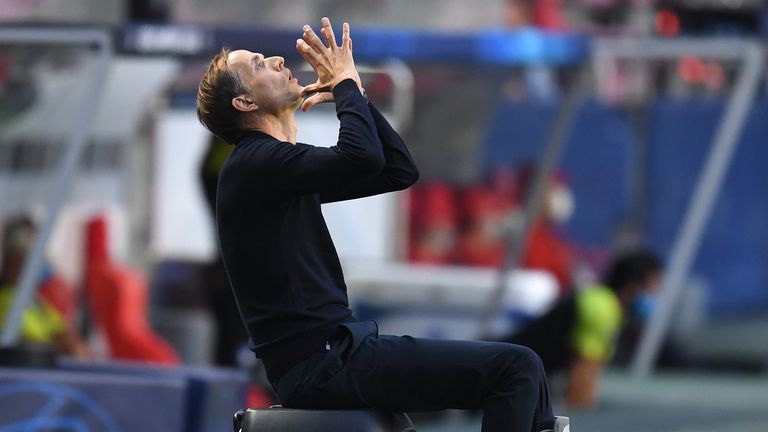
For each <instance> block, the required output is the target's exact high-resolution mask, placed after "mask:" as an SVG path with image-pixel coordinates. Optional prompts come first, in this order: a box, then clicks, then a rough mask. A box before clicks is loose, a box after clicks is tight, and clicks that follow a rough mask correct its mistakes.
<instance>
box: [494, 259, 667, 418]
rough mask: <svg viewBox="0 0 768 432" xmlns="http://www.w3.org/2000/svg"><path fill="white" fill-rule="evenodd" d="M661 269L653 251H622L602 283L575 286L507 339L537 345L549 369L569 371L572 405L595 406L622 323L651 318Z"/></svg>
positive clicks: (569, 391)
mask: <svg viewBox="0 0 768 432" xmlns="http://www.w3.org/2000/svg"><path fill="white" fill-rule="evenodd" d="M661 272H662V264H661V261H660V260H659V259H658V258H657V257H656V255H654V254H653V253H651V252H649V251H646V250H637V251H632V252H627V253H623V254H620V255H618V256H617V257H615V258H614V260H613V261H612V263H611V264H610V265H609V267H608V270H607V272H606V274H605V278H604V279H603V284H595V285H589V286H585V287H583V288H580V289H577V290H575V291H574V292H573V293H571V294H570V295H568V296H567V297H564V298H563V299H561V300H560V301H558V302H557V303H556V304H555V305H554V306H553V307H552V308H551V309H550V311H549V312H547V313H545V314H544V315H542V316H541V317H539V318H537V319H535V320H534V321H532V322H530V323H529V324H528V325H526V326H524V327H523V328H522V329H520V331H518V332H517V333H514V334H512V335H510V336H507V337H506V338H504V339H503V340H504V341H506V342H510V343H515V344H520V345H523V346H527V347H530V348H531V349H533V350H534V351H535V352H536V353H537V354H539V356H541V359H542V361H543V363H544V367H545V369H546V370H547V372H548V373H552V372H559V371H564V372H566V373H567V374H568V387H567V391H566V401H567V403H568V405H569V406H570V407H572V408H589V407H593V406H595V405H596V403H597V392H598V382H599V378H600V374H601V373H602V371H603V368H604V367H605V365H606V364H607V363H608V362H609V361H610V360H611V357H612V356H613V354H614V352H615V350H616V343H617V339H618V337H619V334H620V332H621V330H622V326H635V325H637V324H638V323H642V322H644V321H645V320H646V319H647V318H648V317H649V316H650V314H651V313H652V311H653V308H654V305H655V297H654V296H655V294H656V291H657V290H658V287H659V282H660V279H661Z"/></svg>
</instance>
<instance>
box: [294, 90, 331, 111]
mask: <svg viewBox="0 0 768 432" xmlns="http://www.w3.org/2000/svg"><path fill="white" fill-rule="evenodd" d="M326 102H333V93H331V92H320V93H315V94H313V95H311V96H310V97H308V98H306V99H304V102H302V103H301V110H302V111H304V112H307V111H309V109H310V108H312V107H313V106H315V105H317V104H321V103H326Z"/></svg>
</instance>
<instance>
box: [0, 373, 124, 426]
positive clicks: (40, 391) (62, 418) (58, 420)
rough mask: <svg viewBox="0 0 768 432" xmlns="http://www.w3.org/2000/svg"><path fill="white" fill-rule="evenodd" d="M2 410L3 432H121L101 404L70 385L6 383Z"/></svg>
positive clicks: (1, 389)
mask: <svg viewBox="0 0 768 432" xmlns="http://www.w3.org/2000/svg"><path fill="white" fill-rule="evenodd" d="M0 407H3V408H0V432H43V431H45V432H65V431H66V432H121V429H120V428H119V427H118V425H117V423H116V422H115V420H114V419H113V418H112V416H110V415H109V413H108V412H107V410H106V409H104V407H102V406H101V404H99V403H98V402H97V401H95V400H93V399H92V398H90V397H88V396H87V395H85V394H84V393H83V392H81V391H79V390H77V389H75V388H72V387H69V386H67V385H62V384H52V383H45V382H35V381H11V382H4V383H2V384H0ZM11 407H12V409H10V408H11Z"/></svg>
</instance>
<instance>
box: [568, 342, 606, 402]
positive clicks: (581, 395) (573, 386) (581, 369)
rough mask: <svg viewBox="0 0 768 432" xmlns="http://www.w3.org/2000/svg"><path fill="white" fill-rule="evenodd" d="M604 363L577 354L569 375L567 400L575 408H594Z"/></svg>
mask: <svg viewBox="0 0 768 432" xmlns="http://www.w3.org/2000/svg"><path fill="white" fill-rule="evenodd" d="M603 365H604V363H603V362H602V361H599V360H589V359H587V358H584V357H580V356H578V355H577V356H576V358H574V360H573V363H572V364H571V370H570V373H569V377H568V390H567V393H566V397H565V399H566V401H567V402H568V406H569V407H570V408H574V409H585V408H592V407H594V406H595V405H596V402H597V389H598V384H599V383H598V381H599V380H600V375H601V374H602V371H603Z"/></svg>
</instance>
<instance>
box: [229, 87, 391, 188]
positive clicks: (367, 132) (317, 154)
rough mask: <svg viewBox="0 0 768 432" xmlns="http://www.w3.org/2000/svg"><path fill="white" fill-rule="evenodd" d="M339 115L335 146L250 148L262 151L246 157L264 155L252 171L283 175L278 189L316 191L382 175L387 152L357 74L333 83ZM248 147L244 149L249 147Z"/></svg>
mask: <svg viewBox="0 0 768 432" xmlns="http://www.w3.org/2000/svg"><path fill="white" fill-rule="evenodd" d="M333 94H334V96H335V98H336V113H337V116H338V118H339V121H340V126H339V137H338V141H337V144H336V145H335V146H333V147H329V148H325V147H315V146H311V145H307V144H301V143H297V144H290V143H274V145H271V146H270V147H269V148H260V146H255V147H254V148H253V149H249V150H251V151H253V152H255V153H256V154H257V155H255V156H253V157H250V155H247V154H244V155H243V156H244V159H246V160H252V161H260V162H261V163H259V164H258V165H255V166H251V167H249V168H250V170H251V171H253V172H257V173H258V172H260V173H262V174H268V176H269V177H273V178H275V179H278V181H277V182H276V184H274V185H271V186H272V188H273V190H274V191H277V192H281V193H290V194H310V193H317V192H321V191H323V190H327V189H329V188H335V187H340V186H342V185H344V184H349V183H352V182H356V181H360V180H363V179H366V178H370V177H373V176H375V175H377V174H378V173H379V172H380V171H381V170H382V168H383V166H384V153H383V151H382V145H381V143H380V142H379V138H378V136H377V133H376V126H375V122H374V120H373V118H372V116H371V113H370V110H368V108H367V106H366V101H365V98H364V97H363V96H362V95H361V94H360V92H359V90H358V87H357V84H355V82H354V81H353V80H351V79H350V80H345V81H342V82H341V83H339V84H338V85H336V86H335V87H334V89H333ZM244 150H245V149H244Z"/></svg>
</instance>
